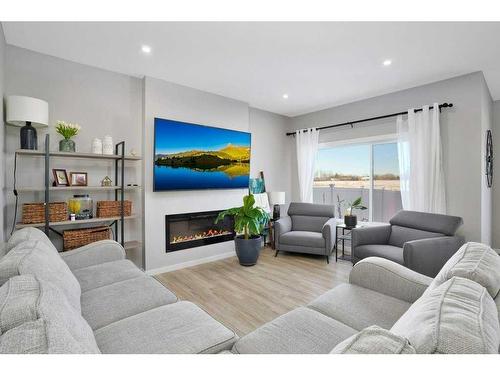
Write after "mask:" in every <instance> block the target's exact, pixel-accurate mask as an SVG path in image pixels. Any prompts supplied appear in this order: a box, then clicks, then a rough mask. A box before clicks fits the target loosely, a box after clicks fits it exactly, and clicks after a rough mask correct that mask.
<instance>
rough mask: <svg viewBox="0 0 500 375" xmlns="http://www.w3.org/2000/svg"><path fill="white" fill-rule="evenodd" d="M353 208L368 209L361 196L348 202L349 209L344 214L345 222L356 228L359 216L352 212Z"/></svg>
mask: <svg viewBox="0 0 500 375" xmlns="http://www.w3.org/2000/svg"><path fill="white" fill-rule="evenodd" d="M353 210H366V207H365V206H363V204H362V202H361V197H359V198H357V199H355V200H354V201H352V202H349V203H348V204H347V209H346V211H345V215H344V223H345V225H346V227H348V228H354V227H355V226H356V225H357V224H358V218H357V216H356V215H353V214H352V211H353Z"/></svg>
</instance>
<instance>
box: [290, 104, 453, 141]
mask: <svg viewBox="0 0 500 375" xmlns="http://www.w3.org/2000/svg"><path fill="white" fill-rule="evenodd" d="M451 107H453V103H443V104H440V105H439V110H440V111H441V108H451ZM433 108H434V106H432V105H431V106H430V107H429V109H433ZM421 111H422V108H418V109H416V110H415V112H421ZM407 114H408V111H405V112H398V113H391V114H390V115H383V116H377V117H370V118H365V119H362V120H356V121H348V122H343V123H341V124H335V125H326V126H321V127H319V128H316V129H318V130H323V129H330V128H338V127H339V126H348V125H350V126H351V127H352V126H353V125H354V124H359V123H361V122H367V121H374V120H380V119H383V118H389V117H394V116H401V115H407ZM305 130H306V131H307V129H305ZM286 135H295V132H293V133H286Z"/></svg>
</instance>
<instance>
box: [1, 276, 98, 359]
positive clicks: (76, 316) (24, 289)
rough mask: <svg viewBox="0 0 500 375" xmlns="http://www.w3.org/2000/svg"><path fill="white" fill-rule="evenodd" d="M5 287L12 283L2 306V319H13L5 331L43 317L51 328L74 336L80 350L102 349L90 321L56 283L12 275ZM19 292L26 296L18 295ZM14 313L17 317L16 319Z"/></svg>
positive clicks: (88, 351) (93, 350) (62, 333)
mask: <svg viewBox="0 0 500 375" xmlns="http://www.w3.org/2000/svg"><path fill="white" fill-rule="evenodd" d="M4 287H8V294H9V295H12V298H8V299H7V300H6V301H5V302H4V304H3V306H2V311H1V316H2V322H4V323H8V320H10V323H11V324H8V327H5V326H6V324H3V326H4V327H3V328H4V329H5V328H8V330H4V329H2V331H3V333H4V334H5V333H7V332H9V331H10V330H12V329H14V328H17V327H20V326H22V325H23V324H24V323H26V322H30V321H31V322H34V321H37V320H39V319H40V320H41V321H43V324H44V326H45V327H46V328H47V329H48V330H51V329H53V330H54V332H55V333H57V334H58V335H59V334H60V335H62V336H65V335H69V337H70V338H71V339H72V340H76V342H78V347H79V348H80V351H79V352H82V353H98V352H99V350H98V348H97V344H96V341H95V338H94V334H93V332H92V330H91V328H90V327H89V325H88V323H87V322H86V321H85V320H84V319H83V318H82V316H81V315H80V313H78V312H77V311H76V310H75V309H74V308H73V307H72V306H71V305H70V303H69V302H68V300H67V299H66V297H65V295H64V294H63V293H62V291H61V290H60V289H59V288H57V287H56V286H55V285H53V284H52V283H50V282H48V281H45V280H40V279H37V278H35V276H33V275H22V276H15V277H13V278H11V279H10V280H9V281H8V282H7V283H6V284H5V285H4V286H3V287H2V288H4ZM16 295H17V296H21V297H22V298H17V299H16V298H15V296H16ZM5 312H7V313H8V314H5ZM27 312H29V313H27ZM13 316H17V318H15V319H14V320H13V319H12V317H13ZM5 318H7V320H6V319H5ZM12 322H14V323H15V324H12ZM61 327H62V328H64V329H63V331H61V330H60V328H61Z"/></svg>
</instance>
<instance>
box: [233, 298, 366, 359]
mask: <svg viewBox="0 0 500 375" xmlns="http://www.w3.org/2000/svg"><path fill="white" fill-rule="evenodd" d="M356 332H357V331H356V330H354V329H353V328H351V327H349V326H346V325H345V324H343V323H341V322H338V321H336V320H335V319H332V318H329V317H328V316H326V315H323V314H321V313H319V312H317V311H315V310H312V309H309V308H307V307H299V308H297V309H295V310H292V311H290V312H288V313H286V314H284V315H282V316H280V317H278V318H276V319H274V320H273V321H271V322H269V323H266V324H264V325H263V326H261V327H259V328H257V329H256V330H255V331H253V332H251V333H249V334H248V335H246V336H244V337H242V338H241V339H239V340H238V341H237V342H236V344H235V345H234V347H233V352H234V353H243V354H259V353H263V354H327V353H330V351H331V350H332V349H333V348H334V347H335V346H336V345H337V344H338V343H340V342H341V341H343V340H345V339H346V338H347V337H349V336H352V335H353V334H355V333H356Z"/></svg>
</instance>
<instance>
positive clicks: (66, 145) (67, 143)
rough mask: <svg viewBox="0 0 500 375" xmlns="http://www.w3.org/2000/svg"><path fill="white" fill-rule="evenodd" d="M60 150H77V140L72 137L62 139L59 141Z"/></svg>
mask: <svg viewBox="0 0 500 375" xmlns="http://www.w3.org/2000/svg"><path fill="white" fill-rule="evenodd" d="M59 151H62V152H75V142H74V141H73V140H72V139H66V138H65V139H61V140H60V141H59Z"/></svg>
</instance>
